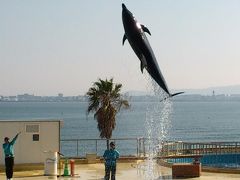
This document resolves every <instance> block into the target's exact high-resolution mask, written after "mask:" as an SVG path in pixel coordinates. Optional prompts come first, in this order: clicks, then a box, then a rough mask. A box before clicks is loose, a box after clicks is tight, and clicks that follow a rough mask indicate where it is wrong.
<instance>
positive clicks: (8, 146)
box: [2, 134, 18, 157]
mask: <svg viewBox="0 0 240 180" xmlns="http://www.w3.org/2000/svg"><path fill="white" fill-rule="evenodd" d="M17 137H18V134H17V135H16V136H15V137H14V138H13V140H12V141H11V142H9V143H4V144H3V146H2V147H3V150H4V154H5V157H14V151H13V145H14V144H15V142H16V140H17Z"/></svg>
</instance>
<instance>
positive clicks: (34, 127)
mask: <svg viewBox="0 0 240 180" xmlns="http://www.w3.org/2000/svg"><path fill="white" fill-rule="evenodd" d="M25 127H26V133H39V131H40V126H39V124H26V126H25Z"/></svg>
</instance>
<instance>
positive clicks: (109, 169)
mask: <svg viewBox="0 0 240 180" xmlns="http://www.w3.org/2000/svg"><path fill="white" fill-rule="evenodd" d="M103 158H104V160H105V177H104V179H105V180H109V178H110V173H111V180H115V175H116V166H117V159H118V158H119V152H118V151H117V150H115V143H114V142H111V143H110V149H109V150H108V149H107V150H105V152H104V155H103Z"/></svg>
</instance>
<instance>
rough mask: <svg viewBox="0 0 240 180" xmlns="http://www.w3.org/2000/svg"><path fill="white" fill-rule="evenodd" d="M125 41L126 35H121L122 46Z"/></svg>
mask: <svg viewBox="0 0 240 180" xmlns="http://www.w3.org/2000/svg"><path fill="white" fill-rule="evenodd" d="M126 39H127V36H126V34H124V35H123V40H122V45H124V42H125V41H126Z"/></svg>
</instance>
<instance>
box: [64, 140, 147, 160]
mask: <svg viewBox="0 0 240 180" xmlns="http://www.w3.org/2000/svg"><path fill="white" fill-rule="evenodd" d="M110 141H114V142H115V143H116V149H117V150H118V151H120V153H121V156H135V157H141V156H145V155H146V152H145V141H146V139H145V138H114V139H110ZM106 147H107V145H106V139H62V140H61V147H60V148H61V150H60V151H61V152H62V153H63V154H64V155H65V156H67V157H85V156H86V154H87V153H96V154H97V156H102V155H103V153H104V151H105V150H106Z"/></svg>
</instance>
